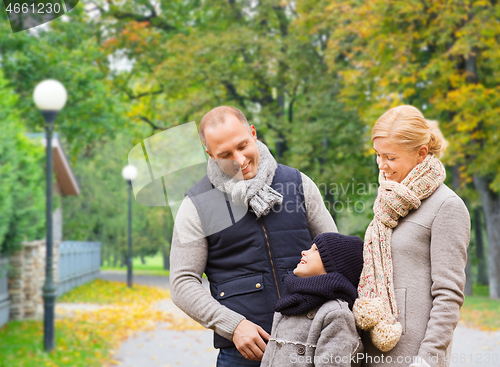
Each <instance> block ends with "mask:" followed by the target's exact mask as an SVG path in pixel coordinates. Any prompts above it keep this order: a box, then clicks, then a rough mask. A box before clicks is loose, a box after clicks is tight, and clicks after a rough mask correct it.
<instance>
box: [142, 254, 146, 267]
mask: <svg viewBox="0 0 500 367" xmlns="http://www.w3.org/2000/svg"><path fill="white" fill-rule="evenodd" d="M141 264H142V265H146V259H145V258H144V255H141Z"/></svg>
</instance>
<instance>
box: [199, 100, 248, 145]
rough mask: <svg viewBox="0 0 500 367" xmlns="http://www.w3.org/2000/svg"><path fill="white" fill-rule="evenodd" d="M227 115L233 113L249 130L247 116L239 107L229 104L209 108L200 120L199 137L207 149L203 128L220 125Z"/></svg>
mask: <svg viewBox="0 0 500 367" xmlns="http://www.w3.org/2000/svg"><path fill="white" fill-rule="evenodd" d="M227 115H233V116H234V117H236V118H237V119H238V120H240V121H241V123H242V124H243V125H246V126H247V128H248V131H250V125H249V124H248V121H247V118H246V117H245V115H244V114H243V112H241V111H240V110H239V109H237V108H235V107H231V106H219V107H215V108H214V109H212V110H210V111H209V112H208V113H207V114H206V115H205V116H203V118H202V119H201V121H200V132H199V134H200V139H201V141H202V143H203V145H204V146H205V148H207V149H208V145H207V141H206V139H205V129H207V128H213V127H215V126H218V125H221V124H223V123H224V122H225V121H226V116H227Z"/></svg>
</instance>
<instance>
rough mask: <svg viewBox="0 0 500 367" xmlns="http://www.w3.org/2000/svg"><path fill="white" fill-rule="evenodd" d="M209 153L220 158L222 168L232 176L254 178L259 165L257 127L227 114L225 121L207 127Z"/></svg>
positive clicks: (206, 138) (206, 136) (246, 178)
mask: <svg viewBox="0 0 500 367" xmlns="http://www.w3.org/2000/svg"><path fill="white" fill-rule="evenodd" d="M205 141H206V143H207V148H208V149H207V153H208V155H210V157H211V158H212V159H215V160H218V161H217V163H218V164H219V166H220V168H221V169H222V170H223V171H224V172H225V173H226V174H228V175H229V176H231V177H235V178H237V177H240V178H241V175H243V179H244V180H249V179H251V178H254V177H255V175H256V174H257V167H258V166H259V158H260V156H259V150H258V148H257V143H256V141H257V132H256V131H255V127H254V126H253V125H252V126H250V131H248V128H247V126H246V125H244V124H243V123H241V122H240V120H238V118H236V117H235V116H233V115H226V119H225V122H224V123H222V124H220V125H217V126H215V127H212V128H207V129H205Z"/></svg>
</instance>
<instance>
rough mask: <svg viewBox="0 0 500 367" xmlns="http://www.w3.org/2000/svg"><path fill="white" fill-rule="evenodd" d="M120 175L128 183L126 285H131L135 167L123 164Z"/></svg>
mask: <svg viewBox="0 0 500 367" xmlns="http://www.w3.org/2000/svg"><path fill="white" fill-rule="evenodd" d="M122 176H123V178H124V179H125V180H126V181H127V183H128V256H127V285H128V286H129V287H132V180H135V178H136V177H137V168H135V167H134V166H132V165H130V164H129V165H128V166H125V167H124V168H123V170H122Z"/></svg>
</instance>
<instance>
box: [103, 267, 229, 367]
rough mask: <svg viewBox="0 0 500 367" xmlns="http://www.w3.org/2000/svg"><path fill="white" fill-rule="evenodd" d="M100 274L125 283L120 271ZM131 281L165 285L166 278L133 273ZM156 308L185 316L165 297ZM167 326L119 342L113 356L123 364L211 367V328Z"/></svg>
mask: <svg viewBox="0 0 500 367" xmlns="http://www.w3.org/2000/svg"><path fill="white" fill-rule="evenodd" d="M100 277H101V279H105V280H110V281H120V282H126V275H125V274H123V273H116V272H107V271H106V272H101V276H100ZM133 281H134V283H135V284H142V285H149V286H155V287H161V288H166V289H168V288H169V279H168V277H164V276H146V275H135V276H134V278H133ZM203 284H204V286H205V288H207V291H208V282H207V280H206V279H203ZM158 308H159V309H161V310H165V311H168V312H170V313H172V314H173V315H175V317H176V319H187V318H188V317H187V316H186V314H185V313H184V312H182V311H181V310H180V309H179V308H177V306H175V305H174V304H173V302H172V301H171V300H169V299H166V300H163V301H161V302H160V303H159V304H158ZM168 326H169V324H166V323H159V324H158V325H157V327H156V329H155V330H153V331H146V332H139V333H137V334H135V335H134V336H133V337H131V338H129V339H127V340H126V341H125V342H124V343H123V344H122V345H121V347H120V349H119V350H117V351H116V354H115V355H114V357H113V359H114V360H115V361H117V362H120V363H121V364H120V366H123V367H174V366H185V367H197V366H199V367H215V363H216V361H217V350H215V349H214V348H213V344H212V339H213V332H212V331H211V330H186V331H180V330H169V329H168ZM235 367H237V366H235Z"/></svg>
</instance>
